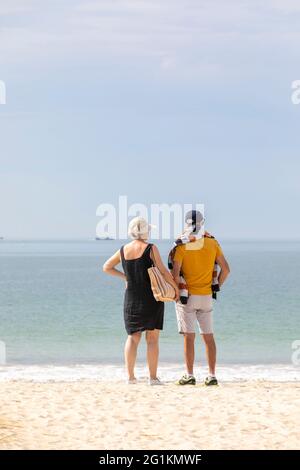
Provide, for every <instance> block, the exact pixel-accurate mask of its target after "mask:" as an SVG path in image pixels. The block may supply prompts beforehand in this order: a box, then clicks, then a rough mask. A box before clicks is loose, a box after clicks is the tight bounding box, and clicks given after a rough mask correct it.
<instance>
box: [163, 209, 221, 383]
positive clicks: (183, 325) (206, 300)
mask: <svg viewBox="0 0 300 470" xmlns="http://www.w3.org/2000/svg"><path fill="white" fill-rule="evenodd" d="M185 221H186V223H187V226H186V230H185V234H186V233H189V232H188V230H189V228H190V233H191V236H190V237H189V238H188V239H187V238H186V236H185V238H182V240H183V239H184V240H185V241H184V242H180V239H179V242H180V243H177V247H176V249H175V250H174V251H173V259H172V265H173V269H172V273H173V276H174V279H175V281H176V283H177V285H178V286H179V288H181V289H182V287H185V288H186V289H187V292H188V295H187V301H186V304H184V303H182V302H184V298H183V297H182V300H181V301H178V302H177V303H176V315H177V323H178V331H179V333H180V334H182V335H183V336H184V355H185V363H186V369H187V372H186V374H184V375H183V377H182V378H181V379H180V380H179V381H178V384H179V385H196V379H195V376H194V357H195V351H194V343H195V323H196V322H198V324H199V329H200V333H201V335H202V338H203V340H204V343H205V347H206V357H207V362H208V367H209V375H208V377H207V378H206V380H205V385H218V381H217V378H216V374H215V367H216V344H215V340H214V334H213V323H212V312H213V295H215V293H214V292H215V291H216V290H218V288H217V289H213V288H215V287H216V286H215V285H214V284H219V287H221V286H222V285H223V284H224V282H225V280H226V278H227V276H228V274H229V272H230V269H229V265H228V263H227V261H226V259H225V257H224V255H223V252H222V249H221V247H220V245H219V243H218V242H217V241H216V240H215V239H214V238H213V237H212V236H211V235H209V234H207V233H205V235H204V236H201V227H202V226H203V223H204V219H203V216H202V214H201V212H199V211H195V210H193V211H190V212H188V213H187V214H186V217H185ZM189 240H192V241H189ZM215 263H216V264H217V265H218V267H219V269H220V272H219V274H218V276H217V279H216V280H215V281H214V280H213V273H214V271H215V268H214V267H215ZM183 279H184V284H185V285H184V286H183V285H182V283H183ZM213 291H214V292H213Z"/></svg>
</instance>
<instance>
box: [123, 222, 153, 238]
mask: <svg viewBox="0 0 300 470" xmlns="http://www.w3.org/2000/svg"><path fill="white" fill-rule="evenodd" d="M150 230H151V225H150V224H148V222H147V220H145V219H144V218H143V217H135V218H134V219H132V220H131V221H130V222H129V225H128V235H129V237H130V238H133V240H148V238H149V232H150Z"/></svg>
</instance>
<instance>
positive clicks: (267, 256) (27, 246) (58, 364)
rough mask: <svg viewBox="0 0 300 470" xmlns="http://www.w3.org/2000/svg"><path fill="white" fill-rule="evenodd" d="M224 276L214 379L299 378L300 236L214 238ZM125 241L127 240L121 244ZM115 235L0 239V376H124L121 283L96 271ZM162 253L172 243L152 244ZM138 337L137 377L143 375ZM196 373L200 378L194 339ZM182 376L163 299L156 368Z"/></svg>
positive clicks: (179, 349)
mask: <svg viewBox="0 0 300 470" xmlns="http://www.w3.org/2000/svg"><path fill="white" fill-rule="evenodd" d="M220 242H221V245H222V248H223V251H224V253H225V256H226V257H227V259H228V261H229V264H230V267H231V275H230V278H229V280H228V282H226V284H225V285H224V287H223V288H222V291H221V292H220V294H219V296H218V299H217V300H216V301H214V327H215V338H216V342H217V348H218V377H219V378H220V379H221V380H223V381H225V382H226V381H237V380H248V379H254V380H276V381H296V380H297V381H298V380H300V365H299V362H300V361H299V358H300V353H299V351H300V320H299V306H300V287H299V285H300V282H299V281H300V276H299V273H300V241H280V242H279V241H267V240H264V241H257V240H256V241H254V240H248V241H239V240H224V241H222V240H220ZM124 243H125V242H124ZM121 244H122V243H121V242H120V241H116V240H1V241H0V381H3V380H11V379H24V380H35V381H48V380H66V381H73V380H84V379H96V380H123V379H124V377H125V372H124V365H123V348H124V343H125V340H126V332H125V329H124V323H123V296H124V289H125V285H124V282H123V281H122V280H120V279H119V278H115V277H112V276H108V275H106V274H104V273H103V272H102V265H103V263H104V261H105V260H106V259H107V258H108V257H110V256H111V255H112V254H113V253H114V252H115V251H116V250H118V248H119V247H120V245H121ZM157 245H158V247H159V249H160V252H161V255H162V257H163V259H164V260H165V262H166V260H167V254H168V251H169V249H170V247H171V242H169V241H161V242H158V243H157ZM145 358H146V348H145V341H143V342H142V344H141V346H140V349H139V352H138V367H137V375H138V376H140V377H141V380H145V379H146V376H147V369H146V359H145ZM196 365H197V367H196V373H197V375H198V376H199V378H200V377H204V376H205V374H206V360H205V353H204V347H203V344H202V341H201V337H200V335H197V341H196ZM183 372H184V362H183V339H182V336H180V335H179V334H178V333H177V324H176V317H175V310H174V304H172V303H168V304H166V310H165V324H164V330H163V331H162V333H161V339H160V368H159V374H160V377H161V378H162V379H163V380H166V381H172V380H175V379H176V378H178V377H179V376H180V375H181V374H182V373H183Z"/></svg>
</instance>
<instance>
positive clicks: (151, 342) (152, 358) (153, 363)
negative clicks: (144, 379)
mask: <svg viewBox="0 0 300 470" xmlns="http://www.w3.org/2000/svg"><path fill="white" fill-rule="evenodd" d="M159 331H160V330H147V331H146V341H147V361H148V367H149V373H150V379H156V378H157V366H158V355H159V346H158V340H159Z"/></svg>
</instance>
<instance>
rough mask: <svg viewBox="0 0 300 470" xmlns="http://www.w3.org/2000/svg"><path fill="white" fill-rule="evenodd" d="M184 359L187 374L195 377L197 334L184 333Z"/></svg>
mask: <svg viewBox="0 0 300 470" xmlns="http://www.w3.org/2000/svg"><path fill="white" fill-rule="evenodd" d="M184 358H185V364H186V370H187V373H188V374H189V375H194V361H195V333H184Z"/></svg>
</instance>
